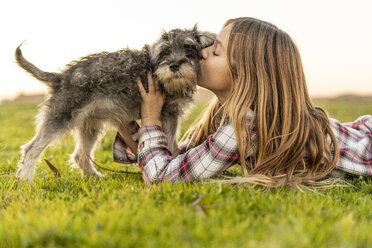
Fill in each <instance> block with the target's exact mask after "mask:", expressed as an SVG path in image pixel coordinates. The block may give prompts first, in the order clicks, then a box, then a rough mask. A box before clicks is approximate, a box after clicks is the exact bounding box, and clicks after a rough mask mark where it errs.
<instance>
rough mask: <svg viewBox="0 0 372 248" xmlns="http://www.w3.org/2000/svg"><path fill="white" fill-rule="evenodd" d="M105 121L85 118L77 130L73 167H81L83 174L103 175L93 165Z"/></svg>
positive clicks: (72, 156)
mask: <svg viewBox="0 0 372 248" xmlns="http://www.w3.org/2000/svg"><path fill="white" fill-rule="evenodd" d="M102 131H103V123H102V122H100V121H98V120H84V121H83V123H82V125H79V126H78V127H77V128H76V130H75V140H76V148H75V151H74V153H73V154H72V155H71V162H72V165H73V167H78V168H80V169H81V173H82V175H83V176H88V175H93V176H97V177H103V175H102V174H101V173H100V172H98V171H97V170H96V169H95V168H94V166H93V165H92V162H91V160H90V159H91V158H92V159H93V158H94V150H95V148H96V145H97V143H98V142H99V140H100V138H101V136H102V135H101V133H102Z"/></svg>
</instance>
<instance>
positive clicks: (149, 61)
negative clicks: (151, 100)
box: [15, 25, 215, 182]
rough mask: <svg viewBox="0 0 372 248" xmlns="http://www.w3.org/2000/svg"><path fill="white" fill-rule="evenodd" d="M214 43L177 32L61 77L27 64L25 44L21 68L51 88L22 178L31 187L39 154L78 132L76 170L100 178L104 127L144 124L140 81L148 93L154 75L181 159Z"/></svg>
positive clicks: (76, 65)
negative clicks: (183, 124) (185, 123)
mask: <svg viewBox="0 0 372 248" xmlns="http://www.w3.org/2000/svg"><path fill="white" fill-rule="evenodd" d="M214 39H215V34H213V33H209V32H201V31H199V30H198V29H197V27H196V25H195V27H194V28H192V29H174V30H171V31H169V32H164V33H163V34H162V35H161V37H160V38H159V39H158V40H157V41H156V42H155V43H154V44H152V45H145V46H144V47H143V48H142V50H140V51H139V50H130V49H128V48H126V49H122V50H119V51H116V52H101V53H96V54H92V55H88V56H86V57H83V58H80V59H78V60H76V61H73V62H71V63H70V64H68V65H67V66H66V67H65V69H64V70H63V71H61V72H59V73H54V72H44V71H42V70H40V69H38V68H37V67H36V66H34V65H33V64H31V63H30V62H28V61H27V60H26V59H25V58H24V57H23V55H22V52H21V49H20V46H21V45H22V44H21V45H20V46H19V47H18V48H17V49H16V52H15V58H16V62H17V63H18V65H19V66H20V67H22V68H23V69H25V70H26V71H27V72H29V73H30V74H31V75H32V76H33V77H35V78H37V79H38V80H40V81H42V82H44V83H45V84H46V85H47V86H48V96H47V99H46V100H45V102H44V103H43V105H42V107H41V109H40V112H39V114H38V116H37V127H36V135H35V136H34V137H33V139H32V140H31V141H30V142H28V143H27V144H25V145H24V146H22V158H21V160H20V161H19V163H18V172H17V176H18V177H19V178H21V179H23V180H28V181H29V182H31V181H32V177H33V174H34V167H35V163H36V161H37V160H38V158H39V157H40V154H41V153H42V152H43V151H44V150H45V149H46V147H47V146H48V145H49V144H50V143H51V142H53V141H54V140H56V139H57V138H58V137H60V136H61V135H62V134H64V133H65V132H66V131H69V130H73V131H74V133H75V139H76V143H77V145H76V148H75V151H74V153H73V154H72V156H71V157H72V159H71V160H72V164H73V166H74V167H79V168H80V169H81V171H82V174H83V175H95V176H98V177H101V176H102V175H101V174H100V173H99V172H98V171H97V170H96V169H95V168H94V167H93V165H92V163H91V161H90V157H93V155H94V150H95V147H96V145H97V144H98V143H99V140H100V138H101V137H102V135H103V133H104V123H105V122H109V123H111V124H112V125H113V126H114V127H116V128H118V127H119V126H120V125H121V124H122V123H129V122H130V121H133V120H138V119H140V118H141V112H140V106H141V97H140V93H139V91H138V87H137V85H136V81H135V80H136V78H137V77H140V78H141V81H142V83H143V85H144V87H145V89H146V90H147V87H148V86H147V77H146V74H147V71H149V70H150V71H152V72H153V75H154V77H156V78H157V79H158V87H159V89H160V90H161V91H163V92H164V93H165V96H166V99H165V103H164V106H163V109H162V123H163V129H164V130H165V132H166V135H167V138H168V146H169V149H170V150H171V152H172V153H173V155H177V154H178V147H177V129H178V119H179V117H180V116H181V115H182V114H183V112H184V110H185V108H186V107H187V105H188V103H190V102H191V101H192V96H193V95H194V93H195V90H196V82H197V80H198V77H199V73H200V66H199V60H200V59H201V49H203V48H204V47H207V46H210V45H212V44H213V42H214Z"/></svg>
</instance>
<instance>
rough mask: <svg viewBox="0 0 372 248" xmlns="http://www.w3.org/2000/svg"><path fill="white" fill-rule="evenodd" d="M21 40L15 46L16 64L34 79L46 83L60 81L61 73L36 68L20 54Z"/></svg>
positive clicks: (50, 83) (51, 83)
mask: <svg viewBox="0 0 372 248" xmlns="http://www.w3.org/2000/svg"><path fill="white" fill-rule="evenodd" d="M22 44H23V42H22V43H21V44H20V45H19V46H18V47H17V49H16V51H15V59H16V61H17V64H18V65H19V66H20V67H22V68H23V69H24V70H25V71H27V72H28V73H30V74H31V75H32V76H33V77H35V78H36V79H38V80H40V81H43V82H45V83H47V85H50V86H51V85H53V84H54V83H59V82H61V79H62V74H61V73H55V72H45V71H42V70H40V69H39V68H37V67H36V66H35V65H33V64H32V63H30V62H29V61H27V60H26V59H25V58H24V57H23V54H22V51H21V46H22Z"/></svg>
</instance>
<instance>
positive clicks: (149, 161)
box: [138, 125, 239, 183]
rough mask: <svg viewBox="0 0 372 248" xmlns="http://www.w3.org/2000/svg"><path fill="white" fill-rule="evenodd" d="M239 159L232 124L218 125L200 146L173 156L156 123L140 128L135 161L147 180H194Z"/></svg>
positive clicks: (226, 166)
mask: <svg viewBox="0 0 372 248" xmlns="http://www.w3.org/2000/svg"><path fill="white" fill-rule="evenodd" d="M238 162H239V152H238V146H237V141H236V138H235V134H234V129H233V127H232V125H225V126H222V127H220V128H219V129H218V130H217V131H216V133H215V134H213V135H211V136H209V137H208V138H207V139H206V141H205V142H203V143H202V144H201V145H199V146H197V147H195V148H192V149H189V150H188V151H186V152H185V153H183V154H180V155H179V156H177V157H176V158H174V157H172V154H171V153H170V151H169V149H168V147H167V138H166V135H165V133H164V131H163V129H162V128H161V127H159V126H156V125H153V126H142V127H141V128H140V130H139V147H138V164H139V166H140V168H141V170H142V173H143V177H144V180H145V182H147V183H155V182H161V181H165V180H166V181H171V182H182V181H197V180H201V179H205V178H210V177H213V176H215V175H218V174H220V173H221V172H222V171H224V170H226V169H227V168H229V167H230V166H232V165H234V164H236V163H238Z"/></svg>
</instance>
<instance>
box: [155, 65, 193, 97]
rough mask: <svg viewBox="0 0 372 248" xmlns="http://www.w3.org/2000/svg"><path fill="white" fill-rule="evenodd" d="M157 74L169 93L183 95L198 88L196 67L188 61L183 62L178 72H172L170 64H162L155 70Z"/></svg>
mask: <svg viewBox="0 0 372 248" xmlns="http://www.w3.org/2000/svg"><path fill="white" fill-rule="evenodd" d="M155 75H156V76H157V77H158V79H159V80H160V81H161V82H162V83H163V85H164V88H165V90H166V91H167V92H168V93H169V94H172V95H173V94H182V95H183V94H187V93H190V91H191V92H194V91H195V90H196V83H197V80H198V76H197V73H196V72H195V68H194V67H193V66H192V65H190V64H188V63H184V64H182V65H181V66H180V69H179V70H178V71H176V72H172V71H171V70H170V69H169V65H168V64H164V65H161V66H159V67H158V69H157V70H156V71H155Z"/></svg>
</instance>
